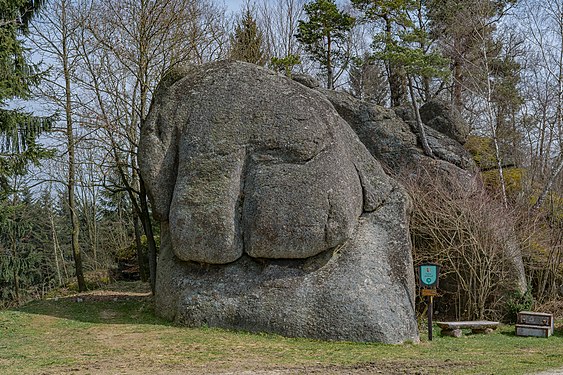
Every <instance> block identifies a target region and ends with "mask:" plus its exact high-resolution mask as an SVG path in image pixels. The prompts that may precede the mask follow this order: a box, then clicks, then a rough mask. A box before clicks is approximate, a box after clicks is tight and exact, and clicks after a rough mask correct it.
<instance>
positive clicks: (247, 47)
mask: <svg viewBox="0 0 563 375" xmlns="http://www.w3.org/2000/svg"><path fill="white" fill-rule="evenodd" d="M262 39H263V36H262V32H261V31H260V29H258V25H257V24H256V20H255V19H254V16H253V14H252V11H251V10H250V9H249V8H247V9H246V11H245V12H244V16H243V17H242V19H241V20H240V22H239V23H238V24H237V26H236V27H235V33H234V34H233V35H231V53H230V57H231V59H233V60H239V61H246V62H249V63H252V64H256V65H264V64H265V63H266V57H265V54H264V49H263V48H262Z"/></svg>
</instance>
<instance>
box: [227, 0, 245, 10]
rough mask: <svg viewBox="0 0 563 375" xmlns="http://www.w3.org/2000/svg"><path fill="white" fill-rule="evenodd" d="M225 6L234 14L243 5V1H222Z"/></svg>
mask: <svg viewBox="0 0 563 375" xmlns="http://www.w3.org/2000/svg"><path fill="white" fill-rule="evenodd" d="M224 1H225V5H227V6H228V7H229V10H232V11H234V12H236V11H238V10H239V9H240V7H241V5H242V4H243V3H244V0H224Z"/></svg>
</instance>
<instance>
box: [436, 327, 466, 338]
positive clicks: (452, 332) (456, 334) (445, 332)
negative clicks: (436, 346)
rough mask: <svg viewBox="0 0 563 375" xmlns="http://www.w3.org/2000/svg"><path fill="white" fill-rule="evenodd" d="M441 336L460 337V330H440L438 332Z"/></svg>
mask: <svg viewBox="0 0 563 375" xmlns="http://www.w3.org/2000/svg"><path fill="white" fill-rule="evenodd" d="M440 334H441V335H442V336H450V337H461V335H462V332H461V329H442V331H441V332H440Z"/></svg>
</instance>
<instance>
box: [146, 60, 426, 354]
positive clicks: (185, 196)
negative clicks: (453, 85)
mask: <svg viewBox="0 0 563 375" xmlns="http://www.w3.org/2000/svg"><path fill="white" fill-rule="evenodd" d="M405 136H407V137H411V136H410V135H407V134H405ZM139 149H140V155H139V162H140V165H141V171H142V175H143V178H144V181H145V182H146V184H147V187H148V191H149V195H150V197H151V201H152V204H153V209H154V214H155V217H157V218H158V219H159V220H160V221H161V228H162V230H161V236H162V239H161V249H160V256H159V261H158V271H157V285H156V309H157V312H158V313H159V314H160V315H162V316H164V317H167V318H169V319H174V320H175V321H176V322H178V323H181V324H187V325H190V326H201V325H209V326H218V327H227V328H237V329H247V330H251V331H266V332H276V333H279V334H282V335H287V336H301V337H312V338H320V339H335V340H351V341H378V342H386V343H399V342H404V341H407V340H413V341H416V340H417V339H418V332H417V324H416V317H415V309H414V288H415V285H414V272H413V265H412V256H411V245H410V241H409V231H408V214H409V209H410V200H409V198H408V195H407V194H406V193H405V191H404V190H403V188H402V187H401V186H400V185H399V184H398V183H397V182H396V181H394V180H393V179H392V178H390V177H389V176H388V175H387V174H386V173H385V172H384V171H383V169H382V167H381V165H380V164H379V162H378V161H377V160H376V159H375V158H374V157H373V156H372V155H371V154H370V152H369V151H368V150H367V149H366V147H365V146H364V145H363V144H362V143H361V142H360V140H359V139H358V136H357V135H356V133H354V131H353V130H352V129H351V128H350V126H349V124H348V123H347V122H346V121H345V120H343V119H342V117H341V116H339V114H338V113H337V111H336V110H335V109H334V106H333V104H331V102H330V101H329V100H327V99H326V97H325V96H324V95H323V94H322V93H320V92H319V91H315V90H312V89H310V88H307V87H305V86H304V85H302V84H299V83H297V82H294V81H292V80H290V79H287V78H285V77H281V76H279V75H277V74H275V73H273V72H270V71H268V70H266V69H263V68H260V67H257V66H254V65H251V64H246V63H242V62H226V61H223V62H217V63H212V64H206V65H202V66H197V67H190V68H186V69H184V70H178V71H175V72H172V73H170V74H169V75H168V76H167V78H166V79H165V80H163V82H161V84H160V85H159V88H158V89H157V92H156V93H155V96H154V99H153V104H152V107H151V110H150V113H149V116H148V118H147V121H146V123H145V125H144V127H143V129H142V135H141V144H140V148H139ZM374 154H375V155H378V154H377V153H374Z"/></svg>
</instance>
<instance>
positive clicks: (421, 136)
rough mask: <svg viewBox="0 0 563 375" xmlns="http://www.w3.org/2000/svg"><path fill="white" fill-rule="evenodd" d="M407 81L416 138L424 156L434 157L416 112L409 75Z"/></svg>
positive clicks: (416, 105)
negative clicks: (416, 132)
mask: <svg viewBox="0 0 563 375" xmlns="http://www.w3.org/2000/svg"><path fill="white" fill-rule="evenodd" d="M407 79H408V82H409V85H408V86H409V93H410V97H411V104H412V109H413V112H414V118H415V121H416V128H417V130H418V138H419V141H420V144H421V145H422V149H423V150H424V153H425V154H426V156H429V157H431V158H433V157H434V153H433V152H432V149H431V148H430V145H429V144H428V139H427V138H426V132H425V131H424V125H423V124H422V119H421V118H420V111H419V110H418V104H417V103H416V96H415V95H414V88H413V83H412V78H411V76H410V75H407Z"/></svg>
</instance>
